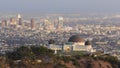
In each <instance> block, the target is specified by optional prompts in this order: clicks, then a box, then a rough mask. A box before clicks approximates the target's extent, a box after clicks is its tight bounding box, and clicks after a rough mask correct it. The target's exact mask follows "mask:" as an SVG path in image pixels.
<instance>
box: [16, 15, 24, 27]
mask: <svg viewBox="0 0 120 68" xmlns="http://www.w3.org/2000/svg"><path fill="white" fill-rule="evenodd" d="M17 19H18V25H20V26H22V25H23V23H22V17H21V15H20V14H18V15H17Z"/></svg>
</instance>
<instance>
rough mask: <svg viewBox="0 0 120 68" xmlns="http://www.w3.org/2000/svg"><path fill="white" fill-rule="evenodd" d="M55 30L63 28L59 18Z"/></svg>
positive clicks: (61, 19)
mask: <svg viewBox="0 0 120 68" xmlns="http://www.w3.org/2000/svg"><path fill="white" fill-rule="evenodd" d="M57 28H58V29H62V28H63V17H59V18H58V24H57Z"/></svg>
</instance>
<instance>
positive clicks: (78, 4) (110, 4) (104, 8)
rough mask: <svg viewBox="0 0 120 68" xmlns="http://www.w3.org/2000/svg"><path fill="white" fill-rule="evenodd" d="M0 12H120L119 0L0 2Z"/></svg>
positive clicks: (2, 0)
mask: <svg viewBox="0 0 120 68" xmlns="http://www.w3.org/2000/svg"><path fill="white" fill-rule="evenodd" d="M0 12H53V13H54V12H55V13H57V12H91V13H94V12H106V13H107V12H120V0H0Z"/></svg>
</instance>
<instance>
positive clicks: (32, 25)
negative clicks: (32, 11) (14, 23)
mask: <svg viewBox="0 0 120 68" xmlns="http://www.w3.org/2000/svg"><path fill="white" fill-rule="evenodd" d="M30 28H31V29H34V28H35V20H34V19H33V18H32V19H31V20H30Z"/></svg>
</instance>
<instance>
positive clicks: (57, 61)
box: [0, 46, 120, 68]
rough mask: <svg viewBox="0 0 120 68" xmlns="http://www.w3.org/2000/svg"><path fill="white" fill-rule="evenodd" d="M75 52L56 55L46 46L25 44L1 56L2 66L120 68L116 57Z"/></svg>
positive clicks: (7, 67)
mask: <svg viewBox="0 0 120 68" xmlns="http://www.w3.org/2000/svg"><path fill="white" fill-rule="evenodd" d="M75 53H76V52H75ZM75 53H74V54H72V55H70V54H69V55H65V54H64V55H60V54H57V55H55V54H54V51H52V50H50V49H47V48H45V47H41V46H40V47H34V46H32V47H24V46H23V47H20V48H17V49H16V50H15V51H13V52H8V53H7V54H6V56H1V57H0V68H120V65H119V64H120V62H119V61H118V60H117V58H116V57H113V56H110V55H98V56H94V55H90V54H84V53H82V52H78V53H79V54H78V53H77V54H75ZM67 54H68V53H67Z"/></svg>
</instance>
